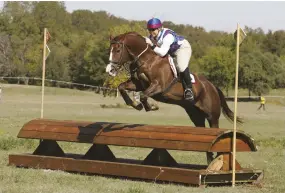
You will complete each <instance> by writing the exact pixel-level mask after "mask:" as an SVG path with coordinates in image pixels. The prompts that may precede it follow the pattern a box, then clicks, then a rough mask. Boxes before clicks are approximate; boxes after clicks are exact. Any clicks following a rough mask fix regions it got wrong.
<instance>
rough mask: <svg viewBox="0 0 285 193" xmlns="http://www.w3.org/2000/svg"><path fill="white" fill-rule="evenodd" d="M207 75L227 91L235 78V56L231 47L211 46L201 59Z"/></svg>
mask: <svg viewBox="0 0 285 193" xmlns="http://www.w3.org/2000/svg"><path fill="white" fill-rule="evenodd" d="M199 64H200V66H201V67H202V69H203V70H204V73H205V75H206V77H207V78H208V79H209V80H210V81H212V82H213V83H214V85H216V86H218V87H221V88H225V89H226V90H227V91H228V89H229V88H230V87H231V86H232V83H233V80H234V77H235V76H234V69H235V65H234V64H235V57H234V54H233V53H232V52H231V51H230V49H229V48H226V47H223V46H219V47H210V48H209V49H208V50H207V51H206V55H205V56H203V57H202V58H201V59H200V60H199Z"/></svg>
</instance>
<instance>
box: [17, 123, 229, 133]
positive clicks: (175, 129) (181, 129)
mask: <svg viewBox="0 0 285 193" xmlns="http://www.w3.org/2000/svg"><path fill="white" fill-rule="evenodd" d="M45 126H56V127H58V128H61V127H62V126H64V127H69V128H70V129H71V130H72V128H73V127H75V128H78V127H80V128H86V129H87V128H96V129H107V130H118V129H120V130H132V131H148V132H160V133H162V132H166V133H183V134H188V133H189V134H197V135H215V136H217V135H220V134H222V133H223V132H224V131H228V130H226V129H217V128H203V127H191V126H174V125H145V124H130V123H111V122H87V121H78V122H77V121H72V120H64V121H58V120H49V119H35V120H32V121H30V122H28V123H26V124H25V125H24V126H23V128H22V129H24V130H26V129H28V130H34V129H37V127H38V128H39V129H40V128H43V129H44V128H45Z"/></svg>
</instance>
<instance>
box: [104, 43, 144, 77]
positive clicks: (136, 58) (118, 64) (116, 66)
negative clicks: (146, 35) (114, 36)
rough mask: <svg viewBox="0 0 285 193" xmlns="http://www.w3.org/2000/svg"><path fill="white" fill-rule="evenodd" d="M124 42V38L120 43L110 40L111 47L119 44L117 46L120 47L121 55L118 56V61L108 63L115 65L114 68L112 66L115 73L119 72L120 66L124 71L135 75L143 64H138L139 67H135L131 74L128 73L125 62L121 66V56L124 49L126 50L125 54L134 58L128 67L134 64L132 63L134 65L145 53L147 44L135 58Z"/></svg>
mask: <svg viewBox="0 0 285 193" xmlns="http://www.w3.org/2000/svg"><path fill="white" fill-rule="evenodd" d="M124 41H125V38H124V40H123V41H122V42H121V41H117V40H111V45H112V44H119V45H121V46H122V49H123V50H122V52H121V55H120V59H119V60H118V61H112V60H110V61H109V62H110V63H112V64H115V66H113V67H114V68H115V70H116V71H119V70H120V69H121V67H122V66H124V68H125V69H126V71H128V72H129V73H131V74H132V73H135V72H136V71H137V70H138V69H139V68H140V67H141V66H142V65H143V63H142V64H140V65H139V66H137V67H136V68H135V69H134V70H132V71H131V72H130V70H129V69H128V67H126V64H127V62H125V63H124V64H121V63H122V59H123V54H124V50H125V48H126V50H127V53H128V54H129V55H131V56H132V58H134V59H133V61H131V63H130V65H132V64H134V63H136V62H137V61H138V60H139V57H140V56H141V55H143V54H144V53H145V52H146V51H147V49H148V47H149V46H148V44H147V46H146V48H145V49H144V50H143V51H142V52H141V53H140V54H139V55H138V56H135V55H134V54H133V53H132V52H131V51H130V50H129V48H128V46H126V45H125V44H124V43H123V42H124Z"/></svg>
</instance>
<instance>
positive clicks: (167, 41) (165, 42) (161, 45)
mask: <svg viewBox="0 0 285 193" xmlns="http://www.w3.org/2000/svg"><path fill="white" fill-rule="evenodd" d="M163 32H164V31H160V32H159V34H158V36H157V37H160V36H163V34H161V33H163ZM174 41H175V38H174V36H173V35H172V34H167V35H166V36H165V37H164V38H160V39H158V42H157V45H158V46H156V47H155V48H154V50H153V51H154V52H155V53H156V54H158V55H159V56H161V57H163V56H165V55H166V54H167V52H168V51H169V49H170V45H171V44H172V43H173V42H174Z"/></svg>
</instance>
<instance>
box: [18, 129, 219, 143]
mask: <svg viewBox="0 0 285 193" xmlns="http://www.w3.org/2000/svg"><path fill="white" fill-rule="evenodd" d="M21 131H22V130H21ZM24 131H38V135H41V134H44V133H46V132H53V133H65V134H76V135H92V136H106V137H128V138H142V139H155V140H159V139H164V140H174V141H177V140H182V141H197V142H206V143H211V142H213V141H214V140H215V139H216V136H208V135H193V134H187V135H186V134H182V133H160V132H151V131H148V132H146V131H135V130H111V129H110V130H108V131H107V130H106V129H105V130H102V129H100V128H99V129H97V128H94V129H93V128H75V127H57V126H51V125H46V126H44V128H41V127H35V126H33V127H32V128H31V127H27V128H26V129H24ZM18 137H22V136H21V132H20V134H19V135H18Z"/></svg>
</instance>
